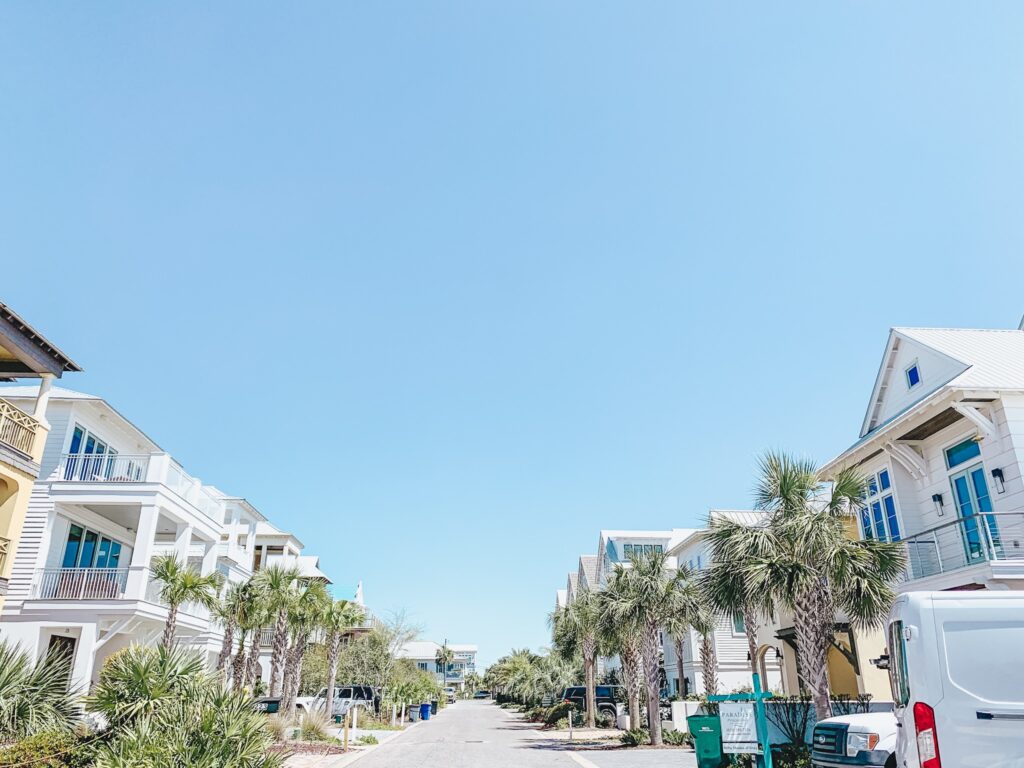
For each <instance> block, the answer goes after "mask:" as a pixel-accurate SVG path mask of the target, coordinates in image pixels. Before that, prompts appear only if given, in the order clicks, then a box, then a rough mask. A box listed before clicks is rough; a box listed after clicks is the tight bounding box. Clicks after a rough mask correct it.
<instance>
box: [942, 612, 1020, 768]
mask: <svg viewBox="0 0 1024 768" xmlns="http://www.w3.org/2000/svg"><path fill="white" fill-rule="evenodd" d="M1007 597H1008V596H1007V595H1006V593H1002V594H999V593H997V594H995V595H993V596H992V597H991V598H987V599H986V598H980V599H979V597H978V596H977V595H975V596H972V598H973V599H969V600H962V601H961V600H952V599H948V598H947V599H942V600H935V601H934V602H933V603H932V605H933V609H934V614H933V615H934V620H935V632H936V636H937V639H938V650H939V661H940V664H941V665H942V667H943V668H944V669H943V671H944V673H945V674H943V675H942V688H943V697H942V701H941V702H937V703H936V704H935V705H933V706H934V709H935V720H936V722H935V730H936V734H937V737H938V742H939V754H940V757H941V759H942V765H944V766H964V767H965V768H974V767H975V766H978V768H981V766H984V767H985V768H994V767H995V766H1009V765H1020V764H1021V763H1020V760H1021V755H1024V663H1022V657H1021V650H1022V649H1024V597H1022V598H1021V599H1019V600H1014V599H1012V598H1011V599H1009V600H1008V599H1007Z"/></svg>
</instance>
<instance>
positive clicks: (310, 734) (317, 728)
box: [299, 712, 331, 741]
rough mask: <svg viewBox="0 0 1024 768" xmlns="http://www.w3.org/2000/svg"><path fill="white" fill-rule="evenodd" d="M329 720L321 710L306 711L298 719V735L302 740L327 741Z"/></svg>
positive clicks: (329, 736)
mask: <svg viewBox="0 0 1024 768" xmlns="http://www.w3.org/2000/svg"><path fill="white" fill-rule="evenodd" d="M330 727H331V721H330V720H328V719H327V715H325V714H324V713H323V712H307V713H306V714H304V715H303V716H302V719H301V720H300V721H299V736H300V738H301V739H302V740H303V741H327V740H329V739H330V738H331V733H330V731H329V730H328V729H329V728H330Z"/></svg>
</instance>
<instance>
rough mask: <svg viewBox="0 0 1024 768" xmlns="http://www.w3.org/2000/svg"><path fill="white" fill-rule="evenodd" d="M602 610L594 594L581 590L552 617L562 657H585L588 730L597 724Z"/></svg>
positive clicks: (557, 645)
mask: <svg viewBox="0 0 1024 768" xmlns="http://www.w3.org/2000/svg"><path fill="white" fill-rule="evenodd" d="M601 621H602V618H601V606H600V605H599V604H598V601H597V596H596V594H595V593H594V592H591V591H590V590H587V589H582V590H580V592H579V593H578V594H577V595H576V596H575V598H574V599H573V601H572V602H571V603H569V605H567V606H566V607H565V608H562V609H560V610H558V611H556V612H555V613H554V614H553V615H552V625H553V628H554V637H555V646H556V647H557V648H558V649H559V650H560V651H561V652H562V653H563V655H571V654H572V652H574V651H575V652H578V653H579V654H580V655H581V656H583V677H584V683H585V684H586V689H587V727H588V728H593V727H595V726H596V724H597V707H596V701H597V699H596V692H595V689H596V687H597V679H596V675H595V667H596V664H597V653H598V649H599V641H600V639H601Z"/></svg>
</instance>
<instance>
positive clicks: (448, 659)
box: [434, 640, 455, 686]
mask: <svg viewBox="0 0 1024 768" xmlns="http://www.w3.org/2000/svg"><path fill="white" fill-rule="evenodd" d="M447 643H448V641H447V640H446V641H445V645H444V646H442V647H441V648H438V649H437V653H436V654H434V663H436V664H437V666H438V669H440V670H441V677H442V679H443V680H444V685H445V686H447V685H448V667H449V666H450V665H451V663H452V662H453V661H455V654H454V653H453V652H452V649H451V648H449V647H448V644H447Z"/></svg>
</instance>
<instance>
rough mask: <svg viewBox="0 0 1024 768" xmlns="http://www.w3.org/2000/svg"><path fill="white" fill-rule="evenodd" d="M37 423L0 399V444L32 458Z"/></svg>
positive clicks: (11, 404)
mask: <svg viewBox="0 0 1024 768" xmlns="http://www.w3.org/2000/svg"><path fill="white" fill-rule="evenodd" d="M40 426H41V425H40V424H39V422H38V421H36V420H35V419H33V418H32V417H31V416H29V415H28V414H27V413H25V412H24V411H23V410H21V409H20V408H18V407H17V406H16V405H14V404H13V403H11V402H8V401H7V400H4V399H3V398H2V397H0V444H3V445H6V446H7V447H8V448H13V449H14V450H16V451H18V452H19V453H23V454H25V455H26V456H29V457H34V449H35V442H36V434H37V433H38V431H39V429H40Z"/></svg>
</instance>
